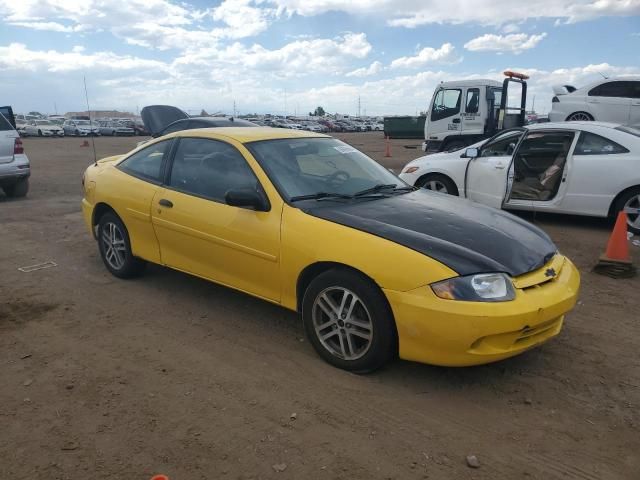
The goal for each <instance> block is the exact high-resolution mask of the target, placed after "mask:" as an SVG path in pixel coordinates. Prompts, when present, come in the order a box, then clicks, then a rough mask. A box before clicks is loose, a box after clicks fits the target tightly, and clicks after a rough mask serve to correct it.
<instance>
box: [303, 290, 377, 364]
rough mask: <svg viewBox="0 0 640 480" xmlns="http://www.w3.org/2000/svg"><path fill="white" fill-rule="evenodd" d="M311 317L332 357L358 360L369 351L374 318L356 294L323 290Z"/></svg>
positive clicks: (347, 291)
mask: <svg viewBox="0 0 640 480" xmlns="http://www.w3.org/2000/svg"><path fill="white" fill-rule="evenodd" d="M311 316H312V320H313V327H314V329H315V332H316V335H317V337H318V340H320V343H321V344H322V346H323V347H324V348H326V349H327V350H328V351H329V352H330V353H331V354H332V355H334V356H336V357H338V358H342V359H344V360H357V359H358V358H361V357H362V356H363V355H364V354H366V353H367V352H368V351H369V347H370V346H371V341H372V339H373V325H372V323H371V317H370V315H369V312H368V311H367V308H366V307H365V306H364V303H362V301H361V300H360V298H358V296H357V295H356V294H355V293H353V292H352V291H350V290H347V289H346V288H342V287H329V288H327V289H325V290H323V291H322V292H320V294H319V295H318V296H317V297H316V300H315V302H313V310H312V315H311Z"/></svg>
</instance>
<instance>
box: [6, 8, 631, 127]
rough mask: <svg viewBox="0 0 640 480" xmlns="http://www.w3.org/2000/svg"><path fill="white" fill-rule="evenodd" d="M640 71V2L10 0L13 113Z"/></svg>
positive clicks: (538, 85)
mask: <svg viewBox="0 0 640 480" xmlns="http://www.w3.org/2000/svg"><path fill="white" fill-rule="evenodd" d="M507 69H511V70H517V71H521V72H524V73H527V74H529V75H530V77H531V79H530V81H529V95H528V106H529V107H530V108H531V107H532V106H533V102H534V101H535V109H536V110H537V111H538V112H540V113H545V112H547V111H548V110H549V109H550V107H551V97H552V96H553V92H552V86H553V85H558V84H572V85H575V86H578V87H579V86H583V85H586V84H589V83H591V82H594V81H597V80H598V79H601V78H602V76H603V75H604V76H607V77H613V76H624V75H634V74H635V75H640V0H596V1H584V0H531V1H528V2H516V1H502V0H222V1H218V2H207V1H203V0H194V1H190V2H180V1H174V0H126V1H114V0H0V81H1V84H2V88H1V89H0V104H3V105H7V104H9V105H13V107H14V110H15V111H16V112H28V111H32V110H36V111H40V112H43V113H50V114H52V113H64V112H66V111H79V110H86V103H85V102H86V101H85V95H84V86H83V79H84V78H86V83H87V89H88V92H89V101H90V103H91V108H92V109H95V110H98V109H119V110H124V111H132V112H136V111H137V110H139V109H141V108H142V107H143V106H145V105H150V104H170V105H176V106H178V107H180V108H182V109H184V110H187V111H188V112H190V113H199V112H200V110H201V109H205V110H206V111H207V112H209V113H213V112H224V113H227V114H233V113H234V112H235V113H236V114H238V113H239V114H246V113H254V112H256V113H273V114H284V113H286V114H289V115H294V114H301V115H302V114H306V113H308V112H309V111H312V110H314V109H315V108H316V107H317V106H322V107H323V108H324V109H325V110H326V111H327V112H330V113H336V112H337V113H343V114H351V115H354V114H357V113H358V109H360V110H359V111H360V113H361V114H363V115H365V114H366V115H386V114H409V115H415V114H416V113H417V112H419V111H422V110H426V109H427V106H428V103H429V100H430V99H431V96H432V94H433V91H434V88H435V87H436V86H437V84H438V83H439V82H441V81H448V80H461V79H466V78H490V79H497V80H501V79H502V78H503V75H502V72H503V71H504V70H507Z"/></svg>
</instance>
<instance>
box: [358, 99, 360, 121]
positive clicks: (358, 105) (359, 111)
mask: <svg viewBox="0 0 640 480" xmlns="http://www.w3.org/2000/svg"><path fill="white" fill-rule="evenodd" d="M358 118H360V95H358Z"/></svg>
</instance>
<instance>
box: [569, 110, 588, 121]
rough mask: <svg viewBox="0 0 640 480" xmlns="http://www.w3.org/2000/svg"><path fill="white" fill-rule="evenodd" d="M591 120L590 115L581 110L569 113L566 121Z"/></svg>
mask: <svg viewBox="0 0 640 480" xmlns="http://www.w3.org/2000/svg"><path fill="white" fill-rule="evenodd" d="M591 120H593V119H592V118H591V116H590V115H589V114H587V113H583V112H577V113H573V114H571V115H569V118H567V121H569V122H571V121H574V122H590V121H591Z"/></svg>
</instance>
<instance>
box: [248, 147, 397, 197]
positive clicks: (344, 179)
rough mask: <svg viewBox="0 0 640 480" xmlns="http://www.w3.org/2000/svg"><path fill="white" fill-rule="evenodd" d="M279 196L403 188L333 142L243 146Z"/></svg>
mask: <svg viewBox="0 0 640 480" xmlns="http://www.w3.org/2000/svg"><path fill="white" fill-rule="evenodd" d="M247 146H248V147H249V150H251V153H253V156H254V157H255V158H256V160H258V162H259V163H260V165H261V166H262V167H263V168H264V169H265V171H266V172H267V174H268V175H269V177H270V178H271V180H272V181H273V182H274V183H275V184H276V186H277V187H278V189H279V190H280V193H281V194H282V195H283V196H284V197H285V198H286V199H287V200H290V199H291V198H292V197H299V196H303V195H315V194H318V193H329V194H340V195H353V194H355V193H358V192H361V191H363V190H366V189H369V188H372V187H375V186H377V185H393V186H396V187H407V185H406V184H405V183H404V182H403V181H402V180H400V179H399V178H398V177H396V176H395V175H394V174H392V173H391V172H389V171H388V170H387V169H386V168H384V167H382V166H381V165H379V164H378V163H376V162H375V161H374V160H372V159H371V158H369V157H367V156H366V155H365V154H364V153H362V152H360V151H358V150H356V149H355V148H353V147H352V146H350V145H347V144H346V143H344V142H341V141H340V140H337V139H335V138H286V139H279V140H264V141H259V142H253V143H250V144H248V145H247Z"/></svg>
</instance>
